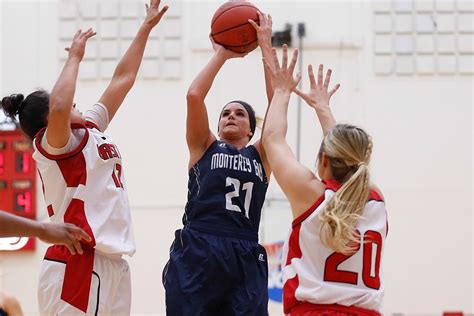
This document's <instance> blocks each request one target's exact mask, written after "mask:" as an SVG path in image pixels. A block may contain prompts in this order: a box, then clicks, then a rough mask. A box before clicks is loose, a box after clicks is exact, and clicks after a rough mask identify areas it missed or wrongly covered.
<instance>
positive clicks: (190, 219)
mask: <svg viewBox="0 0 474 316" xmlns="http://www.w3.org/2000/svg"><path fill="white" fill-rule="evenodd" d="M267 186H268V183H267V178H266V175H265V171H264V169H263V164H262V161H261V159H260V155H259V153H258V151H257V149H256V148H255V147H254V146H247V147H244V148H242V149H240V150H238V149H237V148H236V147H234V146H233V145H230V144H227V143H224V142H221V141H217V140H216V141H215V142H214V143H212V144H211V146H209V148H208V149H207V150H206V152H205V153H204V155H203V156H202V157H201V159H199V161H198V162H197V163H196V164H195V165H194V166H193V167H192V168H191V169H190V170H189V182H188V202H187V204H186V209H185V214H184V217H183V224H184V225H185V227H191V228H192V227H194V228H196V229H200V230H204V231H211V232H217V233H221V234H229V235H231V236H234V237H239V238H249V239H252V240H255V241H257V239H258V238H257V236H258V227H259V224H260V213H261V210H262V206H263V202H264V200H265V194H266V191H267Z"/></svg>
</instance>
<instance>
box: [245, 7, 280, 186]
mask: <svg viewBox="0 0 474 316" xmlns="http://www.w3.org/2000/svg"><path fill="white" fill-rule="evenodd" d="M257 14H258V19H259V24H257V23H255V22H254V21H253V20H251V19H249V20H248V21H249V23H250V24H251V25H252V26H253V27H254V28H255V30H256V32H257V40H258V46H260V51H261V52H262V58H263V59H264V60H266V61H267V62H269V63H270V65H271V68H272V69H273V68H274V65H273V57H272V25H273V21H272V17H271V15H270V14H262V13H260V12H257ZM263 69H264V75H265V91H266V93H267V101H268V103H267V105H268V106H269V105H270V102H271V101H272V98H273V94H274V92H273V87H272V81H271V75H270V72H269V70H268V69H267V67H265V66H264V67H263ZM268 106H267V109H266V112H268ZM266 115H267V114H266V113H265V117H264V120H263V126H262V133H263V130H264V129H265V121H266V119H265V118H266ZM254 146H255V148H256V149H257V150H258V152H259V154H260V157H261V158H262V162H263V167H264V168H265V174H266V175H267V178H268V179H269V178H270V175H271V173H272V169H271V167H270V164H269V163H268V159H267V154H266V152H265V148H263V146H262V145H261V141H260V140H257V141H256V142H255V144H254Z"/></svg>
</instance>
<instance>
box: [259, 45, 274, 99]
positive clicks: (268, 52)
mask: <svg viewBox="0 0 474 316" xmlns="http://www.w3.org/2000/svg"><path fill="white" fill-rule="evenodd" d="M260 50H261V52H262V57H263V58H264V59H265V60H266V61H267V62H268V63H270V65H272V67H273V58H272V43H271V42H268V43H262V44H260ZM263 69H264V74H265V91H266V93H267V100H268V104H270V102H272V98H273V94H274V92H273V87H272V81H271V77H270V73H269V72H268V70H267V68H266V67H263Z"/></svg>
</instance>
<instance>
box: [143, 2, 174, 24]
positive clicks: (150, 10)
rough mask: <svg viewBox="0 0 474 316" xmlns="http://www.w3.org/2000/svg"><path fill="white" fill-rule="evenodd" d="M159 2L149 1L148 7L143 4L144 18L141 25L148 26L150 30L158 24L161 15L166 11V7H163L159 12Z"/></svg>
mask: <svg viewBox="0 0 474 316" xmlns="http://www.w3.org/2000/svg"><path fill="white" fill-rule="evenodd" d="M160 2H161V0H150V5H148V4H146V3H145V7H146V18H145V21H144V22H143V25H145V26H148V27H150V28H154V27H155V26H156V25H157V24H158V22H160V20H161V18H162V17H163V15H164V14H165V13H166V11H168V8H169V7H168V6H167V5H165V6H164V7H163V8H162V9H161V10H160Z"/></svg>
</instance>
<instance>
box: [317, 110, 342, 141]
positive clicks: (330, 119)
mask: <svg viewBox="0 0 474 316" xmlns="http://www.w3.org/2000/svg"><path fill="white" fill-rule="evenodd" d="M315 111H316V116H317V117H318V120H319V123H320V124H321V128H322V130H323V134H324V135H326V134H327V133H328V132H329V130H330V129H331V128H333V127H334V126H335V125H336V124H337V122H336V119H335V118H334V115H333V114H332V112H331V108H330V107H329V105H327V106H322V107H316V108H315Z"/></svg>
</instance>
